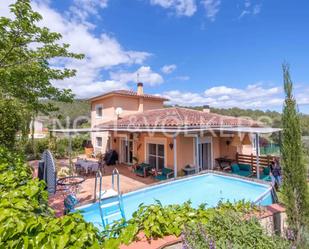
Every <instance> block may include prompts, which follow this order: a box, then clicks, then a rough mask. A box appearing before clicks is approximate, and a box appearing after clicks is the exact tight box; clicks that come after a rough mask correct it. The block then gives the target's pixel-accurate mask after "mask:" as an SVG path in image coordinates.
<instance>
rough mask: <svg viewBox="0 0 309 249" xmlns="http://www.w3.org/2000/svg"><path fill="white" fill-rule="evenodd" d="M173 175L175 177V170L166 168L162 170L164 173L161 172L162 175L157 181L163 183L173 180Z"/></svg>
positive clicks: (157, 177) (159, 175)
mask: <svg viewBox="0 0 309 249" xmlns="http://www.w3.org/2000/svg"><path fill="white" fill-rule="evenodd" d="M173 175H174V170H172V169H169V168H165V167H164V168H162V171H161V172H160V174H158V175H157V176H155V179H157V180H159V181H163V180H167V179H169V178H171V177H172V176H173Z"/></svg>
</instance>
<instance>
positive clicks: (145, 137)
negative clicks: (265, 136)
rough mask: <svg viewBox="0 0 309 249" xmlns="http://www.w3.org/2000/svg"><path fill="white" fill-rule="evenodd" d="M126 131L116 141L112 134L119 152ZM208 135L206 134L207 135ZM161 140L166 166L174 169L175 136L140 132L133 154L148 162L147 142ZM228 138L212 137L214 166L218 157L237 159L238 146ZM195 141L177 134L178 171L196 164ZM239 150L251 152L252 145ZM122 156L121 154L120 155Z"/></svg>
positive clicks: (140, 160)
mask: <svg viewBox="0 0 309 249" xmlns="http://www.w3.org/2000/svg"><path fill="white" fill-rule="evenodd" d="M125 134H126V133H125V132H122V133H120V132H118V133H117V137H116V143H114V141H113V140H114V137H115V135H112V138H111V139H112V144H113V149H115V150H116V151H117V152H118V153H119V152H120V142H119V141H120V138H121V137H124V136H125ZM205 136H206V135H205ZM158 139H159V140H160V142H161V141H162V142H164V145H165V157H166V166H167V167H169V168H171V169H173V168H174V149H172V150H171V149H170V146H169V144H170V143H173V138H172V137H169V136H165V135H164V134H162V133H154V134H153V136H150V135H149V134H148V133H139V135H138V139H134V140H133V143H134V145H133V148H134V151H133V155H134V156H135V157H137V158H138V162H139V163H142V162H146V161H147V158H146V151H145V150H146V143H147V142H151V141H152V140H153V141H156V140H158ZM227 140H231V139H228V138H220V137H213V138H212V149H213V153H212V154H213V160H214V167H215V166H216V163H215V159H216V158H218V157H228V158H231V159H235V157H236V152H237V148H236V147H234V146H232V145H231V144H230V145H227V144H226V141H227ZM194 142H195V139H194V138H193V137H187V136H184V135H178V136H177V146H176V147H177V166H178V171H181V169H182V168H184V167H185V166H186V165H188V164H190V165H192V166H194V165H195V160H194V157H195V151H194ZM238 151H239V152H240V153H245V154H251V153H252V146H251V145H246V146H239V148H238ZM119 156H120V155H119Z"/></svg>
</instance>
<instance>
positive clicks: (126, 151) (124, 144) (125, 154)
mask: <svg viewBox="0 0 309 249" xmlns="http://www.w3.org/2000/svg"><path fill="white" fill-rule="evenodd" d="M120 156H121V162H123V163H126V164H132V163H133V140H128V139H121V155H120Z"/></svg>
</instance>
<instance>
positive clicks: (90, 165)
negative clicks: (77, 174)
mask: <svg viewBox="0 0 309 249" xmlns="http://www.w3.org/2000/svg"><path fill="white" fill-rule="evenodd" d="M75 166H80V167H82V168H84V169H85V171H86V174H88V171H89V170H91V171H98V169H99V163H98V162H93V161H86V160H78V161H77V162H76V163H75Z"/></svg>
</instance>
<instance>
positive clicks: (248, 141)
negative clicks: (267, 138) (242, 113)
mask: <svg viewBox="0 0 309 249" xmlns="http://www.w3.org/2000/svg"><path fill="white" fill-rule="evenodd" d="M242 144H243V145H251V144H252V142H251V139H250V136H249V134H248V133H246V134H245V136H244V139H243V140H242Z"/></svg>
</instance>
